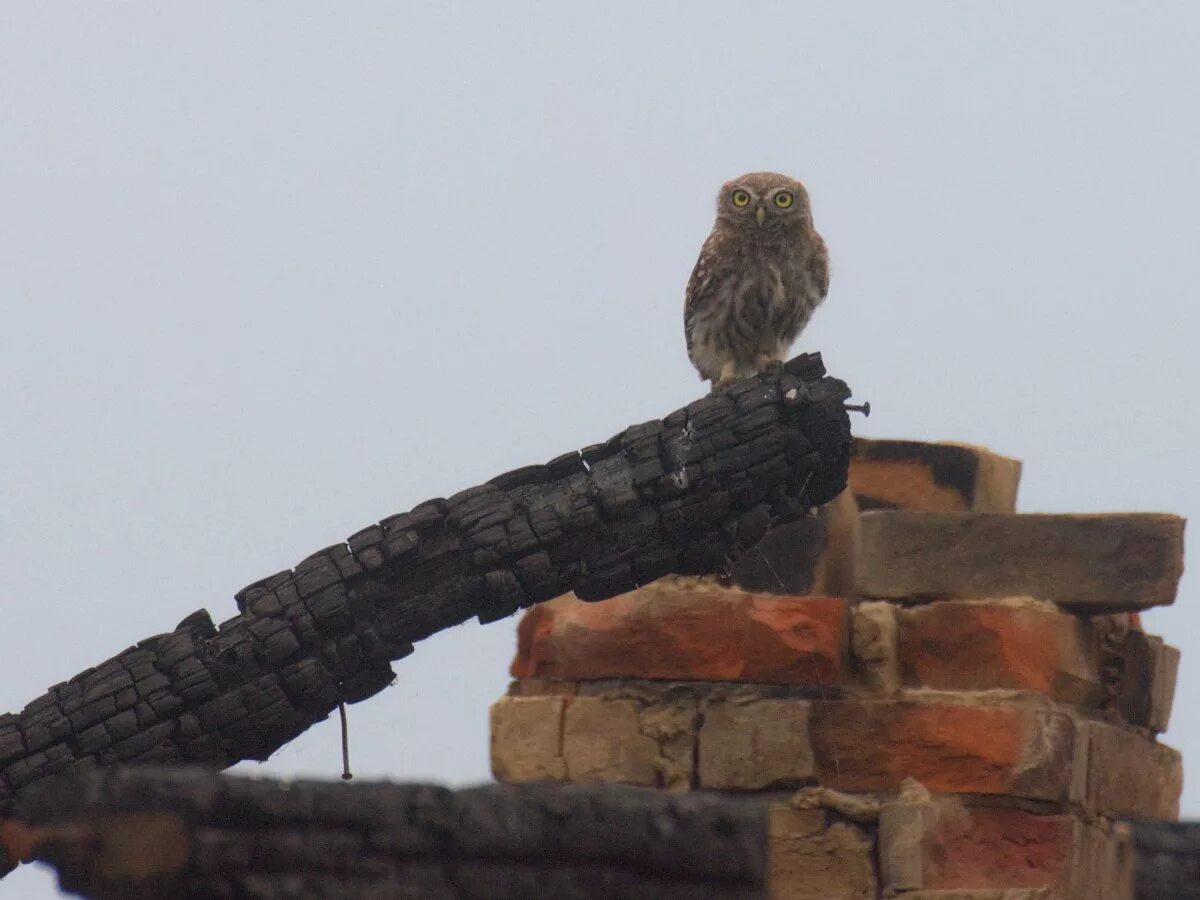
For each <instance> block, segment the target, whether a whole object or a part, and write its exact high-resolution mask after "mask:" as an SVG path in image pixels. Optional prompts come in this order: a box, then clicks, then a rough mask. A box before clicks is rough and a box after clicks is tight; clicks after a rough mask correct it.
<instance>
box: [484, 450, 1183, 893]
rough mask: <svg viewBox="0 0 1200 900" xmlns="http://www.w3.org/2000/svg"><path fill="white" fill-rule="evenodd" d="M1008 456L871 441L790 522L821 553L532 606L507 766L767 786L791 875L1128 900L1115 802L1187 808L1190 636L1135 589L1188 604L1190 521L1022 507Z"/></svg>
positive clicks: (1125, 854)
mask: <svg viewBox="0 0 1200 900" xmlns="http://www.w3.org/2000/svg"><path fill="white" fill-rule="evenodd" d="M1019 475H1020V464H1019V463H1017V462H1015V461H1013V460H1009V459H1005V458H1004V457H1000V456H997V455H996V454H992V453H989V452H988V451H985V450H982V449H980V448H974V447H967V446H961V445H930V444H919V443H915V442H898V441H859V442H858V446H857V448H856V455H855V458H854V460H853V462H852V464H851V470H850V490H849V491H848V493H847V494H846V495H844V496H843V498H841V499H840V500H839V501H838V502H837V503H835V504H831V505H830V506H828V507H826V508H825V510H824V511H823V512H822V514H821V515H820V516H819V517H817V518H815V519H813V520H810V521H808V522H805V523H799V524H797V525H793V526H789V529H808V531H807V532H806V533H807V534H808V535H809V536H810V537H811V533H812V529H814V528H815V529H818V530H820V531H821V532H822V533H823V534H824V535H825V537H826V540H824V541H823V542H818V543H817V546H821V544H822V543H823V545H824V547H825V549H824V552H822V553H808V554H805V555H803V558H801V556H800V555H798V554H795V553H790V552H789V539H788V534H787V533H786V532H785V533H783V534H782V535H776V536H774V541H773V542H772V540H771V539H770V538H769V539H768V541H767V542H766V543H764V545H763V548H764V549H763V550H762V552H761V553H760V554H759V558H758V559H755V558H754V554H749V555H748V556H747V557H746V558H745V559H744V560H743V562H742V563H740V564H739V568H737V569H735V571H734V578H735V579H736V580H737V582H738V583H737V584H733V585H726V584H718V583H716V582H714V581H712V580H709V579H679V578H673V579H666V580H663V581H660V582H658V583H657V584H655V585H651V586H649V587H647V588H643V589H641V590H639V591H636V592H634V593H631V594H626V595H623V596H621V597H619V598H616V599H614V600H611V601H608V602H606V603H602V604H588V603H583V602H581V601H579V600H576V599H574V598H573V597H564V598H560V599H558V600H555V601H552V602H550V603H548V604H545V605H543V606H540V607H537V608H535V609H532V610H530V611H529V612H528V613H527V614H526V616H525V618H524V619H523V621H522V622H521V625H520V630H519V647H518V652H517V656H516V659H515V660H514V662H513V666H512V674H513V676H514V681H513V682H512V684H511V686H510V689H509V691H508V693H507V695H506V696H504V697H502V698H501V699H500V700H499V701H498V702H497V703H496V704H495V705H494V706H493V708H492V711H491V723H492V762H493V769H494V772H495V774H496V776H497V777H498V778H499V779H501V780H504V781H510V782H528V781H540V780H552V781H559V782H579V783H606V782H607V783H621V784H632V785H643V786H651V787H658V788H663V789H666V790H672V791H687V790H713V791H723V792H737V793H738V794H746V795H749V799H756V800H761V801H762V802H764V803H766V804H768V806H769V815H770V823H771V833H772V837H771V891H772V896H774V897H777V898H795V900H805V898H822V900H835V898H856V900H857V898H864V900H870V898H876V897H883V896H900V897H904V898H906V900H931V898H944V900H952V898H957V900H968V898H970V900H988V898H1001V897H1003V898H1006V900H1008V898H1020V897H1028V898H1034V897H1037V898H1050V897H1055V898H1088V900H1128V898H1130V897H1131V896H1132V890H1133V888H1132V878H1133V856H1132V846H1131V842H1130V838H1129V834H1128V830H1127V827H1126V826H1124V825H1122V824H1120V820H1121V819H1124V818H1135V819H1174V818H1176V817H1177V815H1178V804H1179V794H1180V789H1181V784H1182V767H1181V762H1180V757H1179V754H1178V753H1177V752H1176V751H1175V750H1173V749H1171V748H1170V747H1168V746H1167V745H1165V744H1163V743H1161V742H1160V741H1159V740H1158V735H1159V734H1160V733H1161V732H1163V731H1165V730H1166V727H1167V724H1168V721H1169V716H1170V710H1171V703H1172V699H1173V694H1174V685H1175V676H1176V671H1177V668H1178V662H1179V654H1178V651H1177V650H1176V649H1175V648H1173V647H1171V646H1169V645H1167V644H1165V643H1164V642H1163V641H1162V640H1161V639H1160V638H1157V637H1154V636H1151V635H1148V634H1146V633H1145V632H1144V631H1143V630H1142V628H1141V626H1140V622H1139V620H1138V612H1139V611H1141V610H1143V609H1146V608H1148V607H1151V606H1155V605H1162V604H1166V603H1170V602H1172V601H1173V599H1174V596H1175V588H1176V585H1177V582H1178V579H1179V576H1180V573H1181V570H1182V537H1183V522H1182V520H1180V519H1178V518H1177V517H1174V516H1166V515H1144V514H1119V515H1099V516H1074V515H1063V516H1048V515H1025V514H1017V513H1016V512H1015V501H1016V494H1017V483H1018V479H1019ZM859 507H861V508H862V510H863V511H862V512H861V514H860V513H859V512H858V508H859ZM812 544H813V542H812V541H811V540H808V541H805V542H804V546H810V545H812ZM848 572H849V573H851V574H850V575H849V576H848V575H847V573H848ZM772 582H773V583H772ZM831 588H834V590H831Z"/></svg>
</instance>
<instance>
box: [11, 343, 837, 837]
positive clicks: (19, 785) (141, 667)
mask: <svg viewBox="0 0 1200 900" xmlns="http://www.w3.org/2000/svg"><path fill="white" fill-rule="evenodd" d="M849 394H850V392H849V390H848V388H847V387H846V385H845V384H844V383H843V382H841V381H839V380H837V379H834V378H831V377H828V376H826V375H825V370H824V367H823V365H822V363H821V360H820V356H819V355H816V354H810V355H804V356H800V357H797V358H795V359H793V360H791V361H790V362H789V363H787V365H786V366H785V367H784V368H783V369H781V370H776V371H773V372H770V373H766V374H763V375H761V376H758V377H756V378H753V379H747V380H746V381H744V382H740V383H738V384H736V385H734V386H733V387H732V389H730V390H729V391H727V392H725V393H721V394H716V395H710V396H707V397H705V398H703V399H701V400H697V401H695V402H694V403H691V404H689V405H688V406H686V407H684V408H683V409H680V410H677V411H676V412H674V413H671V414H670V415H669V416H667V417H666V418H665V419H662V420H661V421H655V422H647V423H645V424H641V425H635V426H633V427H630V428H627V429H625V430H624V431H622V432H621V433H620V434H617V435H615V436H614V437H612V438H610V439H609V440H607V441H605V442H604V443H601V444H593V445H591V446H588V447H585V448H584V449H583V450H581V451H579V452H576V453H567V454H564V455H563V456H559V457H557V458H556V459H553V460H550V461H549V462H548V463H545V464H544V465H533V466H526V467H525V468H522V469H518V470H515V471H513V472H508V473H506V474H504V475H500V476H497V477H496V478H493V479H492V480H491V481H489V482H487V483H485V484H482V485H479V486H477V487H473V488H468V489H467V490H465V491H461V492H460V493H458V494H455V495H454V496H453V497H449V498H446V499H435V500H428V501H426V502H424V503H421V504H418V505H417V506H415V507H414V508H413V509H412V510H410V511H409V512H406V513H401V514H399V515H395V516H390V517H389V518H386V519H384V520H383V521H381V522H379V523H377V524H374V525H371V526H369V527H367V528H364V529H362V530H361V531H358V532H356V533H354V534H353V535H351V536H350V537H349V538H348V539H347V541H346V542H344V543H341V544H335V545H334V546H332V547H327V548H325V549H324V550H320V551H318V552H316V553H314V554H312V555H311V556H309V557H308V558H306V559H304V560H303V561H301V562H300V563H299V564H298V565H296V567H295V568H294V569H292V570H289V571H286V572H280V573H278V574H276V575H272V576H270V577H268V578H264V579H262V580H260V581H257V582H255V583H254V584H251V585H249V586H248V587H246V588H244V589H243V590H241V591H239V592H238V593H237V595H236V602H237V608H238V614H237V615H235V616H234V617H233V618H231V619H228V620H226V621H225V622H222V623H221V624H220V626H219V627H218V626H214V625H213V622H212V620H211V618H210V617H209V614H208V612H207V611H205V610H200V611H198V612H196V613H193V614H192V615H190V616H188V617H187V618H186V619H184V620H183V622H181V623H180V624H179V625H178V626H177V627H176V629H175V630H174V631H172V632H170V633H167V634H159V635H156V636H154V637H150V638H147V639H146V640H143V641H141V642H140V643H139V644H137V645H136V646H134V647H131V648H129V649H128V650H125V651H124V652H122V653H120V654H118V655H117V656H116V657H114V658H112V659H110V660H108V661H107V662H104V663H102V664H100V665H98V666H96V667H95V668H92V669H88V670H87V671H85V672H81V673H80V674H79V675H76V676H75V677H74V678H72V679H71V680H70V681H66V682H63V683H62V684H58V685H55V686H54V687H52V688H51V689H50V690H49V691H47V692H46V693H45V694H43V695H42V696H40V697H38V698H37V699H36V700H34V701H33V702H31V703H30V704H28V705H27V706H26V707H25V708H24V709H23V710H22V711H21V712H20V713H18V714H15V715H14V714H0V818H2V817H3V816H5V815H6V814H7V812H8V811H9V809H11V807H12V804H13V802H14V801H15V800H16V798H17V797H18V796H19V795H20V794H21V793H22V792H23V791H25V790H26V789H27V788H28V787H29V786H30V785H32V784H34V783H36V782H37V781H39V780H40V779H43V778H45V777H47V776H49V775H54V774H57V773H61V772H64V771H67V770H79V771H87V770H91V769H94V768H96V767H99V766H107V765H112V764H116V763H159V764H186V763H196V764H203V765H206V766H211V767H217V768H221V767H226V766H230V765H233V764H234V763H236V762H238V761H240V760H245V759H254V760H263V759H266V758H267V757H268V756H269V755H270V754H271V753H273V752H274V751H275V750H277V749H278V748H279V747H281V746H282V745H283V744H285V743H287V742H288V741H289V740H291V739H292V738H294V737H296V736H297V735H298V734H300V733H301V732H303V731H304V730H305V729H307V728H308V727H309V726H311V725H313V724H314V723H316V722H318V721H320V720H322V719H324V718H326V717H327V716H328V715H329V713H330V712H331V711H332V710H334V709H336V708H337V705H338V703H339V702H348V703H355V702H358V701H360V700H364V699H366V698H368V697H370V696H372V695H373V694H376V693H378V692H379V691H381V690H382V689H383V688H385V687H386V686H387V685H388V684H390V683H391V681H392V678H393V673H392V668H391V662H392V661H395V660H398V659H401V658H403V657H405V656H407V655H408V654H409V653H411V652H412V650H413V643H414V642H416V641H420V640H424V639H425V638H427V637H429V636H430V635H433V634H435V633H437V632H438V631H441V630H442V629H445V628H450V627H452V626H454V625H457V624H459V623H461V622H464V621H466V620H467V619H470V618H473V617H474V618H477V619H478V620H479V621H480V622H484V623H486V622H493V621H496V620H498V619H502V618H504V617H506V616H510V615H512V614H513V613H515V612H517V611H518V610H519V609H521V608H523V607H527V606H530V605H532V604H534V603H540V602H542V601H545V600H549V599H552V598H553V597H557V596H559V595H561V594H564V593H566V592H568V591H574V592H575V593H576V594H577V595H578V596H579V597H581V598H583V599H585V600H600V599H604V598H607V597H611V596H614V595H616V594H619V593H623V592H626V591H629V590H632V589H633V588H635V587H638V586H639V585H642V584H646V583H648V582H650V581H653V580H654V579H656V578H659V577H661V576H662V575H665V574H668V573H678V574H703V573H711V572H717V571H724V570H727V569H728V566H729V565H730V563H731V561H732V560H733V559H735V558H736V557H737V556H738V554H739V553H740V551H742V550H743V549H745V548H746V547H747V546H749V545H751V544H753V543H754V542H755V541H757V540H758V539H759V538H760V537H761V536H762V535H763V533H764V532H765V530H766V528H767V527H768V525H769V524H771V523H772V522H778V521H784V520H789V519H794V518H797V517H799V516H802V515H805V514H806V513H807V511H808V509H809V508H811V507H812V506H816V505H820V504H822V503H825V502H828V501H829V500H831V499H833V498H834V497H835V496H836V495H837V494H838V493H840V492H841V490H842V489H843V488H844V487H845V484H846V475H847V467H848V465H849V452H850V425H849V418H848V416H847V413H846V411H845V409H844V408H843V403H844V401H845V400H846V398H847V397H848V396H849Z"/></svg>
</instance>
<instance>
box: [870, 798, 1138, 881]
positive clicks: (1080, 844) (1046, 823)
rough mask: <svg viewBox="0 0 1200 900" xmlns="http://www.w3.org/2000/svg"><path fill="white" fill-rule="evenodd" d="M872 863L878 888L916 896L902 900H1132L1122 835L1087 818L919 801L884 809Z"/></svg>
mask: <svg viewBox="0 0 1200 900" xmlns="http://www.w3.org/2000/svg"><path fill="white" fill-rule="evenodd" d="M879 858H880V866H881V871H882V873H883V877H884V886H885V888H887V889H888V890H891V891H905V892H906V891H910V890H917V891H920V892H921V893H920V894H911V895H910V894H909V893H904V894H903V896H905V897H909V896H914V897H915V896H921V897H923V898H929V900H932V898H934V897H940V896H942V894H940V893H938V892H946V893H945V896H946V898H947V900H949V898H951V897H955V898H959V897H962V898H964V900H965V898H966V897H970V896H971V894H959V893H958V892H960V891H962V892H968V891H986V890H997V891H1008V890H1013V889H1038V888H1042V889H1047V890H1050V891H1052V892H1053V893H1052V895H1053V896H1055V897H1061V898H1064V900H1129V898H1130V897H1132V894H1133V892H1132V884H1133V867H1132V860H1133V854H1132V848H1131V847H1130V845H1129V835H1128V833H1127V831H1126V830H1125V829H1121V828H1119V827H1114V825H1113V824H1112V823H1111V822H1109V821H1107V820H1104V819H1099V818H1094V817H1084V816H1077V815H1067V814H1048V815H1041V814H1036V813H1033V812H1029V811H1026V810H1021V809H1015V808H1006V807H965V806H963V805H962V804H960V803H959V802H958V801H957V800H956V799H955V798H951V797H943V798H936V799H932V800H931V799H930V798H929V797H928V795H926V798H925V800H924V802H915V803H914V802H895V803H889V804H885V805H884V807H883V809H882V811H881V813H880V820H879ZM983 896H987V895H983ZM1008 896H1009V895H1008V894H1007V893H1004V894H1003V895H1002V897H1003V898H1007V897H1008ZM1039 896H1041V895H1040V894H1039ZM980 900H982V898H980Z"/></svg>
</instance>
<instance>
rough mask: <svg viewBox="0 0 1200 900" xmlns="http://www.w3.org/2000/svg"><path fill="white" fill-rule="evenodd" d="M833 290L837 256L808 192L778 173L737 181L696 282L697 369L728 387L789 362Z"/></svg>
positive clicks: (689, 314) (691, 336)
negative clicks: (816, 221) (818, 226)
mask: <svg viewBox="0 0 1200 900" xmlns="http://www.w3.org/2000/svg"><path fill="white" fill-rule="evenodd" d="M828 291H829V255H828V253H827V252H826V250H825V242H824V241H823V240H822V239H821V236H820V235H819V234H817V232H816V230H815V229H814V228H813V222H812V211H811V210H810V209H809V205H808V192H807V191H806V190H805V189H804V185H802V184H801V183H800V182H799V181H796V180H795V179H792V178H788V177H787V176H786V175H776V174H774V173H772V172H754V173H752V174H749V175H743V176H742V177H741V178H735V179H734V180H733V181H730V182H728V183H727V184H726V185H725V186H724V187H722V188H721V194H720V196H719V197H717V221H716V222H715V223H714V224H713V229H712V233H711V234H709V236H708V239H707V240H705V242H704V246H703V247H702V248H701V249H700V259H698V260H697V261H696V268H695V269H694V270H693V271H692V277H691V279H690V280H689V281H688V286H687V299H686V301H685V303H684V308H683V326H684V331H685V333H686V335H687V350H688V357H689V358H690V359H691V360H692V365H694V366H695V367H696V369H697V370H698V371H699V372H700V377H701V378H707V379H709V380H710V381H712V382H713V386H714V387H721V386H724V385H726V384H728V383H729V382H730V381H732V380H734V379H736V378H744V377H746V376H748V375H753V374H755V373H756V372H760V371H762V370H763V369H764V368H766V367H767V366H769V365H771V364H772V363H774V362H776V361H782V360H783V359H784V358H785V357H786V355H787V352H788V348H789V347H790V346H791V345H792V341H794V340H795V339H796V337H797V336H798V335H799V334H800V332H801V331H802V330H803V329H804V326H805V325H807V324H808V320H809V318H810V317H811V316H812V314H813V310H815V309H816V308H817V306H818V305H820V303H821V301H822V300H824V299H825V294H826V293H827V292H828Z"/></svg>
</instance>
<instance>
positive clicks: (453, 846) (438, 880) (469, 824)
mask: <svg viewBox="0 0 1200 900" xmlns="http://www.w3.org/2000/svg"><path fill="white" fill-rule="evenodd" d="M17 815H18V817H19V818H18V819H16V820H10V821H9V822H7V823H5V824H3V825H0V841H3V842H4V843H5V844H6V845H7V846H8V847H9V848H10V850H11V851H12V852H13V853H14V854H15V855H19V856H23V857H33V858H36V859H39V860H42V861H45V862H48V863H50V864H51V865H53V866H54V867H55V868H56V869H57V870H58V877H59V882H60V885H61V886H62V888H63V890H65V891H72V892H78V893H80V894H82V895H83V896H85V897H94V898H114V900H115V898H122V900H123V898H129V897H137V898H141V900H152V898H172V900H175V898H183V900H187V898H195V900H200V898H204V900H208V898H222V897H228V898H233V897H257V898H262V900H272V898H285V897H287V898H368V897H369V898H380V900H382V898H389V900H391V898H414V900H415V898H421V900H467V898H494V900H501V898H510V900H529V898H532V897H547V898H557V897H561V898H578V900H589V898H595V900H612V898H617V897H621V898H630V900H636V898H645V900H692V898H696V900H700V898H706V900H725V898H729V900H733V898H738V900H751V898H759V897H764V896H765V890H764V886H763V885H764V881H765V878H766V849H767V829H766V813H765V806H764V805H763V804H759V803H753V802H746V801H739V800H731V799H728V798H718V797H715V796H707V795H702V794H690V795H678V794H667V793H664V792H661V791H655V790H651V789H639V788H624V787H618V786H613V785H602V786H595V787H590V786H589V787H582V786H569V787H555V786H551V785H524V786H510V785H490V786H487V787H481V788H475V789H470V790H463V791H450V790H447V789H446V788H440V787H429V786H423V785H392V784H386V783H376V784H352V785H347V784H341V783H337V782H292V783H286V782H275V781H267V780H258V779H246V778H232V777H228V776H221V775H217V774H215V773H212V772H205V771H202V770H197V769H193V768H174V769H162V768H150V769H146V768H136V767H135V768H124V767H117V768H112V769H106V770H104V771H103V772H98V773H92V774H90V775H84V776H67V777H64V778H61V779H48V780H47V781H45V782H43V783H42V784H40V785H39V786H38V787H37V788H36V789H35V790H32V791H29V792H28V793H27V794H26V796H24V797H23V798H22V800H21V801H20V802H19V804H18V809H17Z"/></svg>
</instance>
